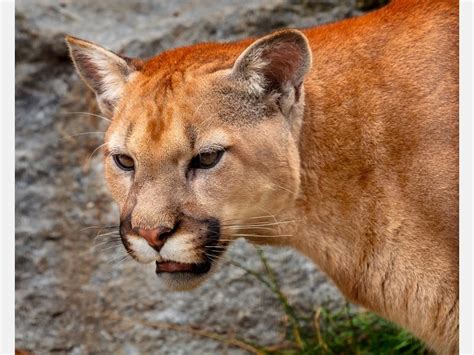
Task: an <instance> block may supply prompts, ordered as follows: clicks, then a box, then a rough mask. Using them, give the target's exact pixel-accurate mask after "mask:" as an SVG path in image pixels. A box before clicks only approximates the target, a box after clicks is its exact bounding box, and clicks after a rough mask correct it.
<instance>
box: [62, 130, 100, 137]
mask: <svg viewBox="0 0 474 355" xmlns="http://www.w3.org/2000/svg"><path fill="white" fill-rule="evenodd" d="M87 134H105V132H101V131H92V132H81V133H76V134H73V135H70V136H69V137H78V136H84V135H87Z"/></svg>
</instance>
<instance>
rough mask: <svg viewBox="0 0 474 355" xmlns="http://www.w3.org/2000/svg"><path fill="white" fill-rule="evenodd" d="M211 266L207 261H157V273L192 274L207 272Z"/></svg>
mask: <svg viewBox="0 0 474 355" xmlns="http://www.w3.org/2000/svg"><path fill="white" fill-rule="evenodd" d="M210 268H211V263H210V262H209V261H205V262H202V263H197V264H196V263H193V264H188V263H180V262H177V261H169V260H167V261H161V262H158V261H157V262H156V269H155V272H156V274H158V275H159V274H162V273H190V274H205V273H207V272H208V271H209V270H210Z"/></svg>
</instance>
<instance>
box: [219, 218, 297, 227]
mask: <svg viewBox="0 0 474 355" xmlns="http://www.w3.org/2000/svg"><path fill="white" fill-rule="evenodd" d="M293 222H297V221H296V220H289V221H281V222H263V223H254V224H244V223H240V224H221V227H234V226H243V227H248V228H251V227H266V226H276V225H280V224H284V223H293Z"/></svg>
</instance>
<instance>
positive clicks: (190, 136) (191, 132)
mask: <svg viewBox="0 0 474 355" xmlns="http://www.w3.org/2000/svg"><path fill="white" fill-rule="evenodd" d="M185 134H186V138H187V140H188V142H189V144H190V145H191V149H194V146H195V145H196V140H197V129H196V127H194V126H192V125H188V126H186V130H185Z"/></svg>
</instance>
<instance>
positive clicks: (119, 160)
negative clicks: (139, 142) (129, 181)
mask: <svg viewBox="0 0 474 355" xmlns="http://www.w3.org/2000/svg"><path fill="white" fill-rule="evenodd" d="M113 157H114V162H115V164H117V166H118V167H119V168H120V169H122V170H125V171H130V170H133V169H134V168H135V162H134V161H133V158H131V157H129V156H128V155H125V154H115V155H114V156H113Z"/></svg>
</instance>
